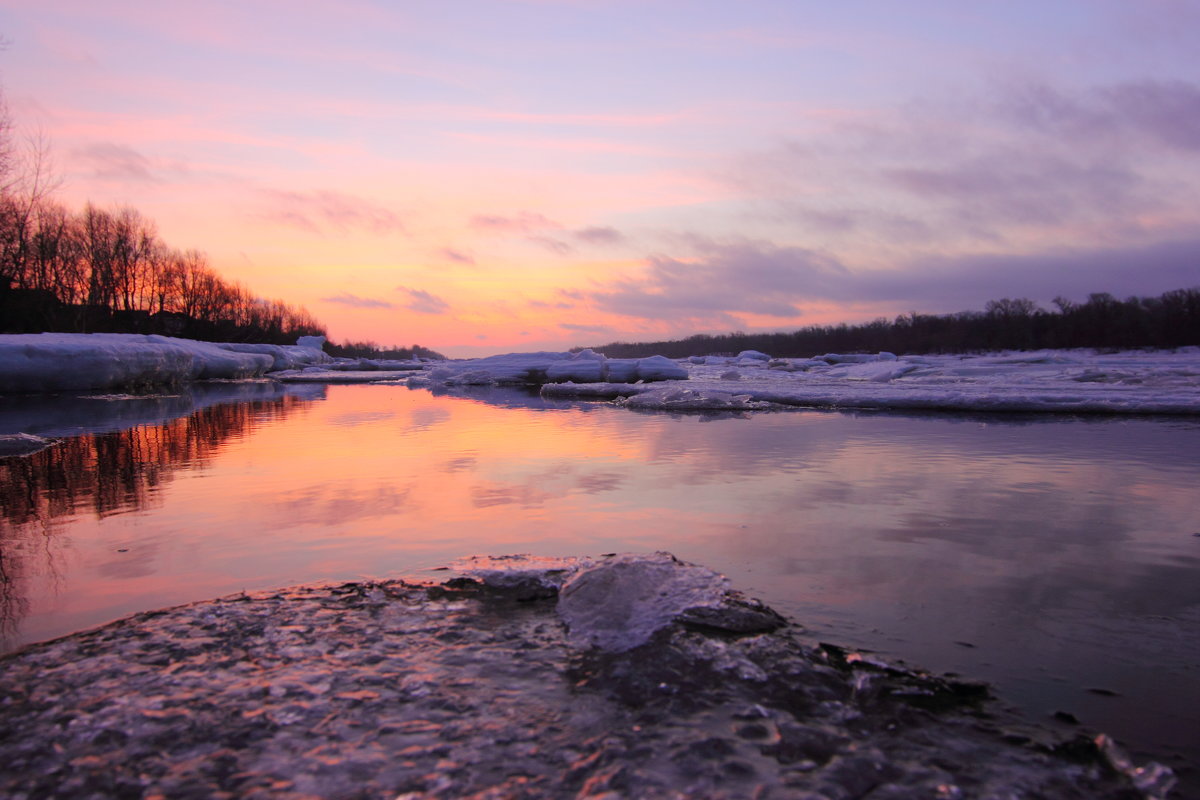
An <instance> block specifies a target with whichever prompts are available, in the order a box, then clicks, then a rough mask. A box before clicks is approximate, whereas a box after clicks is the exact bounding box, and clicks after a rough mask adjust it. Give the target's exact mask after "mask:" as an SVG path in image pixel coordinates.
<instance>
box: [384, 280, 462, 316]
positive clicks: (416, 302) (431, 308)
mask: <svg viewBox="0 0 1200 800" xmlns="http://www.w3.org/2000/svg"><path fill="white" fill-rule="evenodd" d="M396 290H397V291H400V292H404V293H406V294H407V295H408V302H407V303H405V304H404V307H405V308H407V309H408V310H409V311H416V312H417V313H418V314H444V313H446V311H447V310H448V309H449V308H450V304H449V303H447V302H446V301H445V300H443V299H442V298H440V297H438V296H437V295H434V294H430V293H429V292H427V291H425V290H424V289H409V288H408V287H407V286H397V287H396Z"/></svg>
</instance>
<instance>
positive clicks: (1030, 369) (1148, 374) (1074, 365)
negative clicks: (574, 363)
mask: <svg viewBox="0 0 1200 800" xmlns="http://www.w3.org/2000/svg"><path fill="white" fill-rule="evenodd" d="M685 363H686V364H687V368H688V370H689V373H690V380H689V381H688V384H687V388H688V389H689V390H690V392H691V394H690V395H688V396H687V397H686V398H684V397H683V396H681V395H679V394H673V393H671V392H669V391H667V390H666V389H665V388H656V387H651V386H646V385H631V384H615V383H610V384H603V385H600V384H592V385H578V384H553V385H546V386H544V387H543V388H542V393H543V394H544V395H545V396H547V397H555V398H567V397H575V398H583V399H612V398H618V397H622V398H627V399H625V400H622V401H620V402H621V404H622V405H625V406H626V407H630V408H646V409H653V408H661V409H671V408H688V407H689V406H690V407H691V408H696V409H702V408H730V407H732V406H731V403H739V402H740V403H742V404H747V403H772V404H776V407H779V406H801V407H820V408H862V409H916V410H954V411H1005V412H1008V411H1024V412H1054V413H1106V414H1200V348H1182V349H1180V350H1175V351H1156V352H1147V351H1126V352H1118V353H1098V352H1096V351H1093V350H1046V351H1037V352H1025V353H1017V352H1013V353H994V354H988V355H969V356H961V355H936V356H900V357H897V356H895V355H893V354H891V353H880V354H877V355H864V354H836V353H830V354H827V355H823V356H819V357H817V358H811V359H771V360H766V361H764V360H762V359H759V358H745V357H740V358H732V359H731V358H720V357H713V356H708V357H697V358H693V359H689V360H688V361H687V362H685ZM734 398H736V400H735V399H734ZM684 400H686V402H684ZM745 407H746V408H753V407H754V406H750V405H746V406H745Z"/></svg>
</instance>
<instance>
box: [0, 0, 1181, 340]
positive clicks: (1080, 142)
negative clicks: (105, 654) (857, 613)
mask: <svg viewBox="0 0 1200 800" xmlns="http://www.w3.org/2000/svg"><path fill="white" fill-rule="evenodd" d="M0 36H2V37H3V39H4V41H5V42H6V45H7V46H6V47H5V48H4V49H3V51H0V86H2V88H3V92H4V96H5V99H6V101H7V103H8V106H9V111H10V114H11V116H12V117H13V119H14V122H15V123H16V124H17V128H18V130H19V131H20V132H21V135H23V136H42V137H44V138H45V140H46V141H48V142H49V144H50V148H51V153H52V158H53V164H54V167H55V169H56V170H57V172H58V174H59V176H60V177H61V180H62V186H61V188H60V189H59V199H60V200H62V201H63V202H64V203H66V204H67V205H68V206H70V207H73V208H78V207H82V205H83V204H84V203H86V202H91V203H94V204H96V205H99V206H103V207H116V206H123V205H128V206H133V207H135V208H137V209H138V210H140V211H141V212H142V213H143V214H144V215H146V216H148V217H150V218H152V219H153V220H154V221H155V222H156V224H157V226H158V230H159V233H160V235H161V237H162V238H163V240H164V241H166V242H167V243H168V244H170V245H172V246H174V247H176V248H179V249H191V248H196V249H199V250H203V251H204V252H206V253H207V254H208V255H209V258H210V262H211V263H212V265H213V266H214V267H215V268H216V269H217V271H218V272H220V273H221V274H222V275H223V276H225V277H226V278H228V279H230V280H236V281H240V282H241V283H243V284H245V285H246V286H247V287H249V288H250V289H251V290H252V291H253V292H255V293H256V294H259V295H261V296H265V297H271V298H279V299H282V300H284V301H286V302H289V303H291V304H293V305H302V306H304V307H306V308H307V309H308V310H309V311H310V312H312V313H313V314H314V315H315V316H316V317H317V318H318V319H319V320H321V321H322V322H323V323H325V324H326V326H327V327H328V329H329V334H330V338H332V339H334V340H335V341H339V342H340V341H347V340H364V339H367V340H372V341H375V342H377V343H379V344H382V345H399V346H406V345H410V344H414V343H418V344H421V345H423V346H426V347H431V348H433V349H435V350H438V351H440V352H442V353H445V354H448V355H451V356H475V355H486V354H490V353H499V352H511V351H529V350H563V349H566V348H568V347H571V346H576V345H580V346H590V345H600V344H604V343H607V342H612V341H618V340H619V341H651V340H661V339H673V338H680V337H685V336H689V335H692V334H695V333H727V332H729V331H735V330H742V331H746V332H752V331H761V330H794V329H796V328H799V327H803V326H806V325H815V324H830V323H838V322H851V323H853V322H862V321H868V320H872V319H876V318H879V317H887V318H891V317H893V316H895V315H898V314H903V313H908V312H912V311H916V312H920V313H952V312H956V311H961V310H967V309H982V308H983V307H984V304H985V303H986V302H987V301H988V300H990V299H997V298H1000V297H1028V298H1030V299H1032V300H1035V301H1036V302H1038V303H1039V304H1041V305H1043V306H1046V307H1049V306H1050V303H1051V301H1052V299H1053V298H1054V297H1056V296H1059V295H1062V296H1065V297H1067V298H1069V299H1072V300H1084V299H1086V298H1087V295H1088V294H1089V293H1092V292H1110V293H1112V294H1114V295H1116V296H1118V297H1126V296H1129V295H1141V296H1145V295H1157V294H1160V293H1162V292H1164V291H1168V290H1171V289H1176V288H1184V287H1192V286H1198V285H1200V59H1197V58H1196V56H1195V54H1196V53H1198V52H1200V2H1197V1H1196V0H1035V1H1033V2H1027V1H1026V0H1002V1H999V0H973V1H972V2H970V3H963V2H960V1H959V0H936V1H935V0H907V2H903V3H900V2H895V0H875V1H872V0H847V2H839V3H830V2H818V1H817V0H811V1H808V0H779V1H778V2H776V1H773V0H743V1H742V2H728V0H719V1H713V2H709V1H708V0H688V1H684V0H636V2H634V1H633V0H630V1H629V2H626V0H489V1H485V0H439V1H438V2H429V1H426V0H422V1H420V2H418V1H417V0H390V1H387V2H385V1H384V0H379V2H369V1H368V0H338V2H336V3H334V2H325V1H323V0H311V1H306V0H287V1H286V2H285V1H284V0H237V2H226V1H225V0H206V2H203V3H200V2H191V0H178V1H177V2H171V3H162V2H158V1H157V0H153V1H151V2H135V1H133V0H100V1H97V0H42V1H41V2H38V3H31V2H28V0H0Z"/></svg>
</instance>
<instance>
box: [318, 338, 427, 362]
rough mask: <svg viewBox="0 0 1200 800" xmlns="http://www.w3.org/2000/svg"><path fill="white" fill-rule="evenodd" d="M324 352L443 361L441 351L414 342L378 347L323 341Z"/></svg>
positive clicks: (365, 344)
mask: <svg viewBox="0 0 1200 800" xmlns="http://www.w3.org/2000/svg"><path fill="white" fill-rule="evenodd" d="M325 352H326V353H329V355H331V356H334V357H335V358H372V359H386V360H394V361H410V360H412V359H414V358H432V359H436V360H438V361H444V360H445V359H446V357H445V356H444V355H442V354H441V353H438V352H436V351H434V350H430V349H429V348H428V347H421V345H419V344H414V345H413V346H412V347H380V346H379V345H377V344H376V343H375V342H371V341H364V342H346V343H345V344H334V343H333V342H326V343H325Z"/></svg>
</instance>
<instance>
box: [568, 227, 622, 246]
mask: <svg viewBox="0 0 1200 800" xmlns="http://www.w3.org/2000/svg"><path fill="white" fill-rule="evenodd" d="M571 236H572V238H574V239H575V240H576V241H577V242H581V243H583V244H592V245H614V244H621V243H622V242H624V241H625V237H624V236H623V235H622V234H621V232H620V231H619V230H617V229H616V228H608V227H588V228H579V229H578V230H574V231H571Z"/></svg>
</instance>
